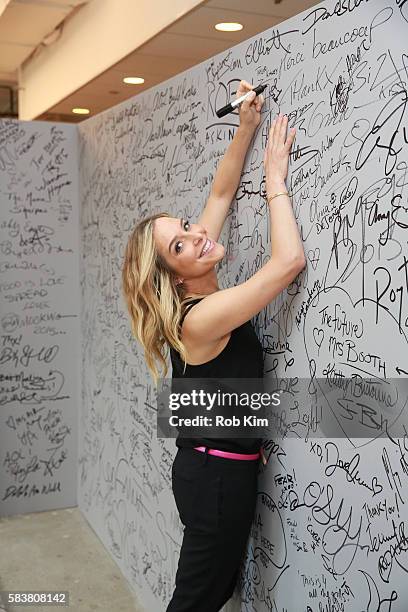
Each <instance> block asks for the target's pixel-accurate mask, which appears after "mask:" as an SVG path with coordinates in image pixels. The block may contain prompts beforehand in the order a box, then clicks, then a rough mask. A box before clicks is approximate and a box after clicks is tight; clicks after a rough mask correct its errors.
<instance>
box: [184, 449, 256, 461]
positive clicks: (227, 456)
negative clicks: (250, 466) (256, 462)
mask: <svg viewBox="0 0 408 612" xmlns="http://www.w3.org/2000/svg"><path fill="white" fill-rule="evenodd" d="M206 448H207V447H206V446H195V447H194V450H197V451H200V453H205V451H206ZM208 454H209V455H216V456H217V457H224V459H241V460H244V461H245V460H246V461H248V460H250V459H252V460H253V459H259V457H260V453H253V454H252V455H244V454H242V453H229V452H227V451H222V450H217V449H215V448H209V449H208Z"/></svg>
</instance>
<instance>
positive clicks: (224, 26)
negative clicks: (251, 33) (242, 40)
mask: <svg viewBox="0 0 408 612" xmlns="http://www.w3.org/2000/svg"><path fill="white" fill-rule="evenodd" d="M214 27H215V29H216V30H220V32H238V30H242V28H243V27H244V26H243V25H242V23H217V25H215V26H214Z"/></svg>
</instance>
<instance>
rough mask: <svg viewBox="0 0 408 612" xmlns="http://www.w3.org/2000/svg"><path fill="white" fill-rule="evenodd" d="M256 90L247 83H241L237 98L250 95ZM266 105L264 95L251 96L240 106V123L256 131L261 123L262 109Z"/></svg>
mask: <svg viewBox="0 0 408 612" xmlns="http://www.w3.org/2000/svg"><path fill="white" fill-rule="evenodd" d="M252 89H254V86H253V85H251V84H250V83H248V82H247V81H241V82H240V84H239V87H238V91H237V95H236V97H237V98H240V97H241V96H243V95H245V94H246V93H248V91H251V90H252ZM263 103H264V97H263V95H262V94H260V95H259V96H255V94H251V96H250V97H249V98H248V99H247V100H244V101H243V102H242V103H241V104H240V105H239V123H240V125H242V126H244V127H248V128H251V129H255V128H257V127H258V125H259V124H260V122H261V109H262V106H263Z"/></svg>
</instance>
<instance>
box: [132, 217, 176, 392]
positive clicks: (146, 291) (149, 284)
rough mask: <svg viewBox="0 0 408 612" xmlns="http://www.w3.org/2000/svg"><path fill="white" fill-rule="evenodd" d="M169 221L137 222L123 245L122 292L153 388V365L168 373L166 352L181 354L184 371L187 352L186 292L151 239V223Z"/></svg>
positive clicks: (157, 375)
mask: <svg viewBox="0 0 408 612" xmlns="http://www.w3.org/2000/svg"><path fill="white" fill-rule="evenodd" d="M160 217H171V215H169V214H168V213H166V212H160V213H157V214H155V215H151V216H150V217H146V218H145V219H143V220H142V221H140V222H139V223H138V224H137V225H136V227H135V228H134V230H133V231H132V233H131V234H130V236H129V239H128V241H127V244H126V248H125V254H124V261H123V267H122V291H123V295H124V298H125V302H126V305H127V309H128V311H129V315H130V325H131V329H132V334H133V336H134V337H135V338H136V339H137V340H138V341H139V342H140V343H141V345H142V346H143V348H144V353H145V359H146V363H147V366H148V368H149V370H150V372H151V373H152V376H153V379H154V382H155V385H156V386H157V381H158V378H159V376H160V374H159V370H158V368H157V365H156V362H157V361H158V362H159V364H160V365H161V366H162V368H163V374H162V376H163V377H166V374H167V372H168V366H167V350H166V348H168V347H172V348H173V349H175V350H176V351H178V353H179V354H180V357H181V359H182V360H183V361H184V372H185V369H186V360H187V357H186V349H185V347H184V344H183V343H182V341H181V336H180V327H179V326H180V319H181V316H182V313H183V310H184V306H185V303H186V298H185V297H184V294H185V289H184V287H183V286H182V285H176V284H175V275H176V272H175V271H173V270H171V268H170V267H169V265H168V264H167V262H166V261H165V260H164V259H163V257H162V256H161V255H160V254H159V252H158V250H157V248H156V243H155V239H154V236H153V228H154V221H155V220H156V219H159V218H160Z"/></svg>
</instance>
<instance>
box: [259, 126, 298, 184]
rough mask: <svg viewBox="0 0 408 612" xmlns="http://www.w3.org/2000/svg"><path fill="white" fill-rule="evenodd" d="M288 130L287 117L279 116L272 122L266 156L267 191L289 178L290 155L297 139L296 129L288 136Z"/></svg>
mask: <svg viewBox="0 0 408 612" xmlns="http://www.w3.org/2000/svg"><path fill="white" fill-rule="evenodd" d="M287 128H288V118H287V116H286V115H278V116H277V117H276V119H274V120H273V121H272V125H271V129H270V130H269V138H268V143H267V145H266V149H265V154H264V168H265V176H266V190H267V191H268V186H270V188H271V189H273V188H274V187H275V186H277V185H282V184H284V183H285V180H286V177H287V176H288V163H289V153H290V149H291V146H292V144H293V141H294V139H295V135H296V128H292V129H291V130H290V132H289V134H288V135H287V136H286V133H287Z"/></svg>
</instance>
